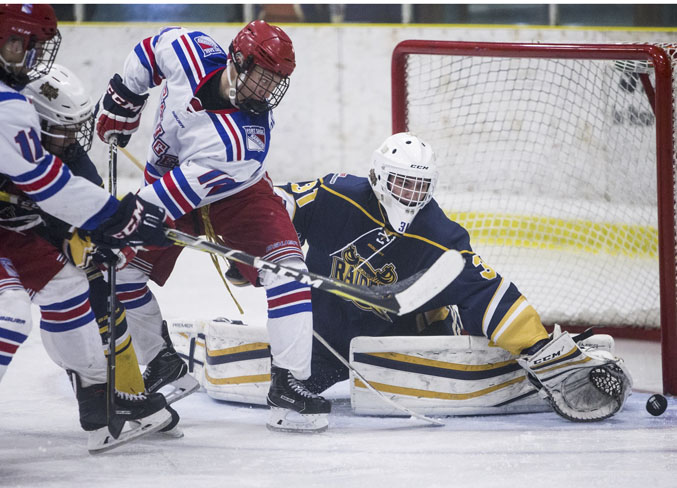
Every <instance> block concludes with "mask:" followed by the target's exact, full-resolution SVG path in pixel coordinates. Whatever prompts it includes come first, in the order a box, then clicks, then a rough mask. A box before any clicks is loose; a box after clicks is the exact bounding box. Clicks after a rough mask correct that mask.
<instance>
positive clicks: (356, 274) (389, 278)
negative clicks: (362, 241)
mask: <svg viewBox="0 0 677 488" xmlns="http://www.w3.org/2000/svg"><path fill="white" fill-rule="evenodd" d="M331 276H332V277H333V278H336V279H337V280H341V281H343V282H345V283H351V284H353V285H360V286H379V285H391V284H393V283H396V282H397V271H395V265H394V264H392V263H388V264H385V265H383V266H381V267H380V268H374V267H373V266H372V265H371V264H369V262H367V260H366V259H364V258H363V257H362V256H360V254H359V253H358V252H357V248H356V247H355V245H354V244H352V245H350V246H349V247H347V248H346V249H344V250H343V251H341V255H340V256H334V258H333V260H332V266H331ZM353 304H354V305H355V306H356V307H357V308H359V309H361V310H365V311H367V312H369V311H371V312H373V313H374V314H375V315H377V316H378V317H380V318H382V319H383V320H388V321H391V320H390V317H389V316H388V314H387V313H386V312H384V311H383V310H379V309H377V308H374V307H371V306H369V305H364V304H362V303H358V302H356V301H354V300H353Z"/></svg>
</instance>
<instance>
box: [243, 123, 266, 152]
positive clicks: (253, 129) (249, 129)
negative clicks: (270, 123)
mask: <svg viewBox="0 0 677 488" xmlns="http://www.w3.org/2000/svg"><path fill="white" fill-rule="evenodd" d="M244 131H245V133H246V134H247V150H249V151H259V152H263V151H265V150H266V129H264V128H263V127H261V126H259V125H245V126H244Z"/></svg>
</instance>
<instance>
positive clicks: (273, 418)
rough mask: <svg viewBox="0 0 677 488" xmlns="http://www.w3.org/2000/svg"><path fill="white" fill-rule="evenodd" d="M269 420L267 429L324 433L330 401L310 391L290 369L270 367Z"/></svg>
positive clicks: (327, 424)
mask: <svg viewBox="0 0 677 488" xmlns="http://www.w3.org/2000/svg"><path fill="white" fill-rule="evenodd" d="M267 401H268V405H269V406H270V419H269V420H268V424H267V426H268V428H269V429H270V430H275V431H282V432H323V431H325V430H327V427H328V426H329V421H328V419H327V416H328V414H329V412H330V411H331V403H330V402H329V401H327V400H325V399H324V398H322V397H321V396H320V395H316V394H315V393H311V392H310V391H309V390H308V388H306V386H305V385H304V384H303V383H302V382H301V381H299V380H297V379H296V378H294V376H293V375H292V374H291V372H290V371H289V370H287V369H283V368H278V367H277V366H271V368H270V390H268V398H267Z"/></svg>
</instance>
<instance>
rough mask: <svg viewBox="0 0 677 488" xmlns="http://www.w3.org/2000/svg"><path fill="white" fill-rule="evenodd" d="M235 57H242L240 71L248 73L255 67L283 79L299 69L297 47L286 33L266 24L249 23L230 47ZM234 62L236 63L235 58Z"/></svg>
mask: <svg viewBox="0 0 677 488" xmlns="http://www.w3.org/2000/svg"><path fill="white" fill-rule="evenodd" d="M230 52H231V56H232V55H233V53H238V52H239V53H242V56H243V58H244V61H243V62H242V63H241V64H240V66H239V68H240V69H238V72H240V70H242V71H247V70H248V69H249V68H250V66H251V64H252V63H253V64H256V65H259V66H261V67H262V68H265V69H267V70H270V71H272V72H273V73H276V74H278V75H281V76H290V75H291V74H292V72H293V71H294V68H295V67H296V60H295V57H294V46H293V45H292V42H291V39H289V36H288V35H287V34H285V32H284V31H283V30H282V29H280V28H279V27H278V26H276V25H270V24H269V23H267V22H266V21H265V20H255V21H253V22H250V23H249V24H247V25H246V26H245V28H244V29H242V30H241V31H240V32H238V33H237V35H236V36H235V39H233V42H232V43H231V45H230ZM233 59H235V58H234V57H233Z"/></svg>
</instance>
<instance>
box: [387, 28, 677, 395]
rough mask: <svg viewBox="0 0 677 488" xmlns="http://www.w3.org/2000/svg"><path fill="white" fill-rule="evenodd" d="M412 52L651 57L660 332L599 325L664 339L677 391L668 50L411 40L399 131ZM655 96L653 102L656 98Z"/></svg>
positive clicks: (400, 91)
mask: <svg viewBox="0 0 677 488" xmlns="http://www.w3.org/2000/svg"><path fill="white" fill-rule="evenodd" d="M411 54H424V55H441V56H474V57H497V58H550V59H558V58H559V59H588V60H631V61H649V62H651V63H652V64H653V68H654V71H655V80H656V86H655V87H654V89H653V93H651V91H652V90H651V87H650V86H647V83H646V81H645V79H643V80H642V81H643V85H644V89H645V91H646V93H647V96H648V97H649V99H650V101H651V102H652V105H653V108H654V115H655V117H656V159H657V161H656V177H657V200H658V201H657V206H658V258H659V287H660V330H659V331H656V332H655V333H651V332H649V331H647V330H645V329H639V328H627V329H619V328H612V327H609V328H601V327H600V328H598V329H596V330H597V331H598V332H603V333H610V334H612V335H614V336H616V337H628V338H635V339H652V340H660V341H661V355H662V374H663V392H664V393H667V394H672V395H674V394H677V353H675V351H677V315H676V314H677V307H676V305H675V303H676V300H677V288H676V286H675V281H676V279H675V273H676V268H675V253H676V252H677V250H676V248H675V231H676V229H675V200H674V197H675V195H674V194H675V191H674V187H675V179H674V151H675V149H674V146H673V144H674V142H675V141H674V124H673V120H674V118H673V110H674V109H673V91H672V84H673V83H672V64H671V60H670V57H669V55H668V54H667V53H666V52H665V50H664V49H662V48H660V47H658V46H655V45H650V44H535V43H497V42H467V41H433V40H406V41H402V42H400V43H399V44H398V45H397V46H396V47H395V49H394V50H393V54H392V64H391V89H392V92H391V96H392V102H391V103H392V130H393V133H397V132H404V131H406V130H407V107H406V99H407V86H406V61H407V56H409V55H411ZM652 98H653V100H651V99H652Z"/></svg>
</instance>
